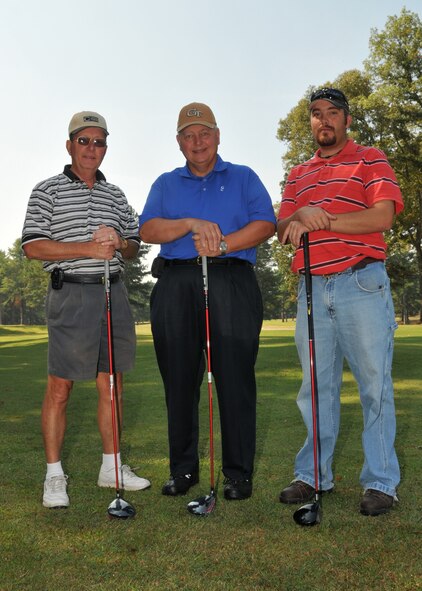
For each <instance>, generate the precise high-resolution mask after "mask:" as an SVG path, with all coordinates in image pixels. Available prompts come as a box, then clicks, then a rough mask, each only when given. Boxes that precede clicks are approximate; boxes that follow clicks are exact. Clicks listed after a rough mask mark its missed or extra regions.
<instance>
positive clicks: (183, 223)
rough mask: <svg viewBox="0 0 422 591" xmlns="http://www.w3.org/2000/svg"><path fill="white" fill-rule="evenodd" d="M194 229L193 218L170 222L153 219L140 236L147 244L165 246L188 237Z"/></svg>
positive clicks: (140, 231) (144, 225)
mask: <svg viewBox="0 0 422 591" xmlns="http://www.w3.org/2000/svg"><path fill="white" fill-rule="evenodd" d="M191 229H192V218H182V219H179V220H168V219H165V218H153V219H152V220H148V221H147V222H145V224H143V226H142V227H141V228H140V230H139V236H140V237H141V239H142V241H143V242H146V243H147V244H165V243H166V242H173V240H177V239H178V238H182V237H183V236H186V234H188V233H189V232H191Z"/></svg>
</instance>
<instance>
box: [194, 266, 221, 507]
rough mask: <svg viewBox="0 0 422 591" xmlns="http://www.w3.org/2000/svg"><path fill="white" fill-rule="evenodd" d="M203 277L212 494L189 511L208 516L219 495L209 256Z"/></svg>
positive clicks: (198, 499)
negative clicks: (209, 307) (215, 445)
mask: <svg viewBox="0 0 422 591" xmlns="http://www.w3.org/2000/svg"><path fill="white" fill-rule="evenodd" d="M202 279H203V283H204V300H205V330H206V339H207V354H206V357H207V374H208V406H209V421H210V481H211V490H210V494H209V495H206V496H203V497H199V498H197V499H195V500H193V501H191V502H190V503H188V507H187V508H188V511H189V513H192V515H201V516H206V515H209V514H210V513H212V512H213V511H214V509H215V504H216V502H217V497H216V494H215V482H214V429H213V413H212V374H211V347H210V318H209V309H208V264H207V257H205V256H203V257H202Z"/></svg>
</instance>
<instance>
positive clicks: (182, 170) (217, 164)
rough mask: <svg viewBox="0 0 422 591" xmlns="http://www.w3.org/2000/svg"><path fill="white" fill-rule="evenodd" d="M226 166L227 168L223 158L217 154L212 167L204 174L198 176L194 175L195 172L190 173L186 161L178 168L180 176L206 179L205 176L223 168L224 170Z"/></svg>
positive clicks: (207, 176)
mask: <svg viewBox="0 0 422 591" xmlns="http://www.w3.org/2000/svg"><path fill="white" fill-rule="evenodd" d="M226 168H227V162H224V160H223V159H222V158H221V157H220V155H219V154H217V160H216V162H215V165H214V168H213V169H212V171H211V172H209V173H208V174H207V175H206V176H204V177H202V176H201V177H199V176H196V175H195V174H192V173H191V171H190V169H189V166H188V164H187V163H186V164H185V166H182V168H179V174H180V176H183V177H188V178H192V179H206V178H209V177H210V176H211V175H212V174H213V173H214V172H222V171H223V170H226Z"/></svg>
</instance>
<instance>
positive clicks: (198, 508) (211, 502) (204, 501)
mask: <svg viewBox="0 0 422 591" xmlns="http://www.w3.org/2000/svg"><path fill="white" fill-rule="evenodd" d="M216 502H217V498H216V496H215V493H214V491H211V492H210V494H209V495H206V496H205V497H199V498H197V499H195V500H193V501H191V502H190V503H188V507H187V509H188V511H189V513H192V515H201V516H204V517H206V516H207V515H209V514H210V513H212V512H213V511H214V509H215V505H216Z"/></svg>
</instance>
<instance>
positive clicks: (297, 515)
mask: <svg viewBox="0 0 422 591" xmlns="http://www.w3.org/2000/svg"><path fill="white" fill-rule="evenodd" d="M321 518H322V509H321V505H320V503H319V502H318V501H315V502H314V503H308V504H307V505H303V507H300V509H298V510H297V511H295V512H294V514H293V519H294V520H295V521H296V523H298V524H299V525H306V526H312V525H317V523H321Z"/></svg>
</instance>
